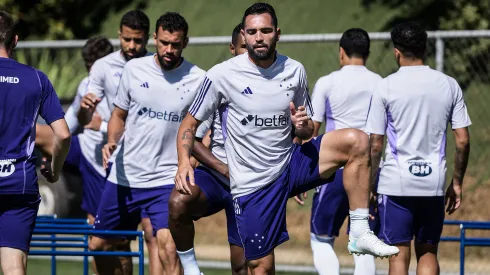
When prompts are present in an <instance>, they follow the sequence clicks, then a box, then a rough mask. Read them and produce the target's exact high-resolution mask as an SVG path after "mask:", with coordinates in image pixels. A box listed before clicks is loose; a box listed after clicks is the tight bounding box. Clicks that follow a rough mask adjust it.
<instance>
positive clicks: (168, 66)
mask: <svg viewBox="0 0 490 275" xmlns="http://www.w3.org/2000/svg"><path fill="white" fill-rule="evenodd" d="M157 57H158V62H160V67H161V68H162V69H164V70H167V71H168V70H172V69H174V68H175V67H177V66H178V65H179V63H180V60H181V59H182V57H178V58H174V57H175V56H167V57H170V58H171V59H172V61H170V62H169V61H165V59H164V57H165V55H160V54H159V53H158V52H157Z"/></svg>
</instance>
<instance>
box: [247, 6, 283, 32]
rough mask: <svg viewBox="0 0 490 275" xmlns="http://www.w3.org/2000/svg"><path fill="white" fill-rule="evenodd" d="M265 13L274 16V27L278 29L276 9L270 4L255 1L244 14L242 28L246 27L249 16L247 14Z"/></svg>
mask: <svg viewBox="0 0 490 275" xmlns="http://www.w3.org/2000/svg"><path fill="white" fill-rule="evenodd" d="M263 13H268V14H269V15H270V16H271V17H272V24H273V25H274V28H276V29H277V16H276V11H275V10H274V8H273V7H272V6H271V5H270V4H267V3H255V4H253V5H252V6H250V7H249V8H248V9H247V10H246V11H245V13H244V14H243V18H242V28H245V18H247V16H249V15H252V14H263Z"/></svg>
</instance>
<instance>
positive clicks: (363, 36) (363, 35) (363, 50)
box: [339, 28, 371, 59]
mask: <svg viewBox="0 0 490 275" xmlns="http://www.w3.org/2000/svg"><path fill="white" fill-rule="evenodd" d="M339 44H340V47H342V49H344V51H345V54H347V56H348V57H357V58H363V59H367V58H368V57H369V47H370V45H371V40H370V39H369V34H368V33H367V32H366V31H365V30H363V29H360V28H352V29H348V30H347V31H345V32H344V33H343V34H342V38H340V43H339Z"/></svg>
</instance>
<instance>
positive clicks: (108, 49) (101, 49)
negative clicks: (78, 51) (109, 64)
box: [82, 36, 114, 70]
mask: <svg viewBox="0 0 490 275" xmlns="http://www.w3.org/2000/svg"><path fill="white" fill-rule="evenodd" d="M113 51H114V46H112V44H111V41H109V39H107V38H106V37H104V36H96V37H93V38H90V39H89V40H87V42H86V43H85V45H84V46H83V47H82V58H83V61H84V62H85V66H86V67H87V70H90V68H91V67H92V65H93V64H94V63H95V61H97V59H99V58H102V57H104V56H106V55H108V54H110V53H112V52H113Z"/></svg>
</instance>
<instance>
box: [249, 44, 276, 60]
mask: <svg viewBox="0 0 490 275" xmlns="http://www.w3.org/2000/svg"><path fill="white" fill-rule="evenodd" d="M276 41H277V40H273V41H272V42H271V43H270V45H267V44H265V43H262V44H255V45H248V44H246V46H247V51H248V55H249V56H250V57H251V58H252V59H253V60H257V61H263V60H268V59H270V58H271V57H272V56H273V55H274V52H275V51H276V43H277V42H276ZM258 47H265V48H266V50H262V51H256V50H255V49H256V48H258Z"/></svg>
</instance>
